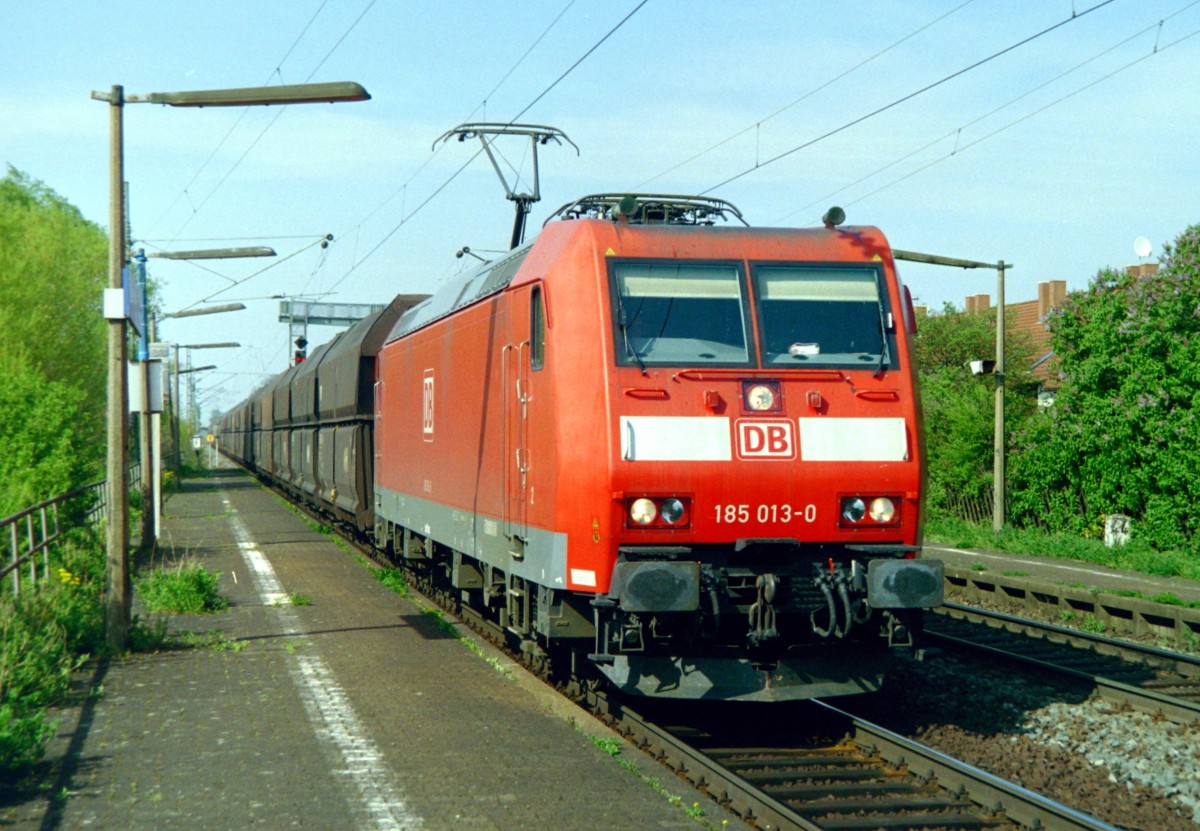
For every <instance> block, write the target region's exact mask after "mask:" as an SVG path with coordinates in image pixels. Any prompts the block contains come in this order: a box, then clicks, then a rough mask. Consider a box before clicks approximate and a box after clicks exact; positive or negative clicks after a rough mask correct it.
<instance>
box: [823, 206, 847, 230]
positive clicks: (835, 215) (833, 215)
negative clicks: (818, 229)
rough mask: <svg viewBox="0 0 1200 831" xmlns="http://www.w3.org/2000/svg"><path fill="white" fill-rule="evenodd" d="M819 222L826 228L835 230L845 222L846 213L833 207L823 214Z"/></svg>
mask: <svg viewBox="0 0 1200 831" xmlns="http://www.w3.org/2000/svg"><path fill="white" fill-rule="evenodd" d="M821 221H822V222H824V223H825V227H826V228H836V227H837V226H838V225H841V224H842V223H843V222H845V221H846V212H845V211H843V210H842V209H841V208H839V207H838V206H837V205H834V206H833V207H832V208H830V209H829V210H827V211H826V212H825V216H823V217H821Z"/></svg>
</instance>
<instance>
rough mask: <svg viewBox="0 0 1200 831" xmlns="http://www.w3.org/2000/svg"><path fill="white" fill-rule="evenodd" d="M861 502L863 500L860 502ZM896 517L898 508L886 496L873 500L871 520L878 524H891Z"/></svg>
mask: <svg viewBox="0 0 1200 831" xmlns="http://www.w3.org/2000/svg"><path fill="white" fill-rule="evenodd" d="M859 501H860V502H861V501H862V500H859ZM895 516H896V506H895V505H894V504H893V503H892V500H890V499H888V498H887V497H886V496H880V497H878V498H876V499H872V500H871V519H873V520H875V521H876V522H891V521H892V519H893V518H894V517H895Z"/></svg>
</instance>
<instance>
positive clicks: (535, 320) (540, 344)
mask: <svg viewBox="0 0 1200 831" xmlns="http://www.w3.org/2000/svg"><path fill="white" fill-rule="evenodd" d="M529 343H530V348H529V367H530V369H532V370H534V371H535V372H536V371H537V370H539V369H541V368H542V367H543V366H545V365H546V310H545V308H544V307H543V306H542V287H541V286H534V287H533V291H532V292H530V294H529Z"/></svg>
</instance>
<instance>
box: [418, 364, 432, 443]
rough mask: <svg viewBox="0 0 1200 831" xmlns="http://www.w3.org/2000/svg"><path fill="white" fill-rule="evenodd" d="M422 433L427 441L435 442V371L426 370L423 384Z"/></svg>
mask: <svg viewBox="0 0 1200 831" xmlns="http://www.w3.org/2000/svg"><path fill="white" fill-rule="evenodd" d="M421 387H422V389H421V432H422V433H424V434H425V435H424V438H425V441H433V370H432V369H427V370H425V376H424V378H423V380H422V383H421Z"/></svg>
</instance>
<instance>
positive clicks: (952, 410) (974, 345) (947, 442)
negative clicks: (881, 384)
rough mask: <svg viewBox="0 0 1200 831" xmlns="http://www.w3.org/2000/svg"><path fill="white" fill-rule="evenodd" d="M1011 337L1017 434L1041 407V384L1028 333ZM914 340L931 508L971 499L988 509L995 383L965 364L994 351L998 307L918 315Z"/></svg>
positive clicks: (1010, 411) (1008, 355)
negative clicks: (1038, 405)
mask: <svg viewBox="0 0 1200 831" xmlns="http://www.w3.org/2000/svg"><path fill="white" fill-rule="evenodd" d="M1006 328H1008V327H1006ZM1005 341H1006V342H1005V363H1006V369H1007V379H1006V388H1007V393H1008V394H1007V395H1006V396H1005V423H1006V425H1007V430H1006V432H1007V433H1009V434H1011V432H1012V430H1013V429H1014V426H1019V425H1021V424H1022V423H1023V422H1024V421H1025V419H1027V418H1028V417H1029V416H1030V415H1031V414H1032V413H1033V411H1034V410H1035V409H1036V384H1034V383H1033V380H1032V375H1031V372H1030V370H1031V364H1032V358H1031V355H1032V349H1031V347H1030V345H1029V342H1028V339H1027V338H1024V337H1021V336H1019V335H1018V334H1017V333H1015V332H1013V331H1012V330H1011V329H1009V331H1008V332H1007V334H1006V338H1005ZM916 346H917V367H918V370H919V372H920V379H921V399H922V407H923V411H924V417H925V436H926V455H927V460H928V470H929V498H928V504H929V508H930V510H931V512H933V513H934V514H937V513H944V512H952V511H953V510H954V509H955V508H956V506H962V505H964V504H971V503H974V504H976V505H980V506H984V507H985V508H987V509H990V503H991V493H992V485H993V481H992V480H993V461H994V448H995V412H996V411H995V400H996V399H995V384H994V382H993V381H992V380H991V379H986V378H975V377H974V376H973V375H972V374H971V371H970V369H968V368H967V363H968V362H969V361H972V360H979V359H982V358H990V357H992V356H994V355H995V354H996V312H995V310H994V309H993V310H989V311H987V312H984V313H977V314H966V313H963V312H959V311H956V310H955V309H954V307H953V306H951V305H950V304H946V305H945V307H944V308H943V309H942V313H941V314H937V315H930V316H926V317H924V318H922V319H921V320H920V321H919V325H918V331H917V337H916Z"/></svg>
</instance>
